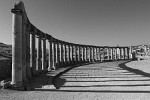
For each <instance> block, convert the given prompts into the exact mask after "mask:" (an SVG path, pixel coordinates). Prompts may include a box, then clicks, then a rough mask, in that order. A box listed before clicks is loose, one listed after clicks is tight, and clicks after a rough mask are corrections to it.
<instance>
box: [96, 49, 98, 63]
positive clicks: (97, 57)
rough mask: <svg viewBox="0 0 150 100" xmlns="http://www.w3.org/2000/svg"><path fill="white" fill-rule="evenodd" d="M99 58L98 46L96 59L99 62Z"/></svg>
mask: <svg viewBox="0 0 150 100" xmlns="http://www.w3.org/2000/svg"><path fill="white" fill-rule="evenodd" d="M98 60H99V51H98V48H96V61H97V62H98Z"/></svg>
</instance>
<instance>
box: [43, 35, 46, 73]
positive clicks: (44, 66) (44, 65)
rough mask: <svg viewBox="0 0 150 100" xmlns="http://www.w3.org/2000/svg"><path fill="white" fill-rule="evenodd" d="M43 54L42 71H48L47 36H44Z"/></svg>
mask: <svg viewBox="0 0 150 100" xmlns="http://www.w3.org/2000/svg"><path fill="white" fill-rule="evenodd" d="M42 40H43V52H42V70H44V71H46V34H44V38H43V39H42Z"/></svg>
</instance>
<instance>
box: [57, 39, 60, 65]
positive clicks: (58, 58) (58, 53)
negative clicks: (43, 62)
mask: <svg viewBox="0 0 150 100" xmlns="http://www.w3.org/2000/svg"><path fill="white" fill-rule="evenodd" d="M56 45H57V58H56V61H57V62H56V63H57V67H60V48H59V42H58V41H57V44H56Z"/></svg>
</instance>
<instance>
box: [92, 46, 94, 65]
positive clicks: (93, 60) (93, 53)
mask: <svg viewBox="0 0 150 100" xmlns="http://www.w3.org/2000/svg"><path fill="white" fill-rule="evenodd" d="M92 61H93V62H94V47H92Z"/></svg>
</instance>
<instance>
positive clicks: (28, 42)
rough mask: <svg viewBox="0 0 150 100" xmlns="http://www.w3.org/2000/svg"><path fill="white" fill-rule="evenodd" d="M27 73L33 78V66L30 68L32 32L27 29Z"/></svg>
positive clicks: (28, 76)
mask: <svg viewBox="0 0 150 100" xmlns="http://www.w3.org/2000/svg"><path fill="white" fill-rule="evenodd" d="M26 50H27V51H26V68H27V69H26V73H27V78H29V79H30V78H31V77H32V75H31V68H30V32H29V31H27V34H26Z"/></svg>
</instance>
